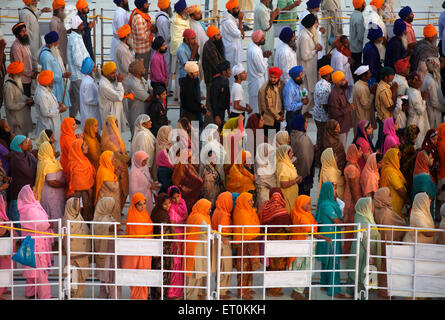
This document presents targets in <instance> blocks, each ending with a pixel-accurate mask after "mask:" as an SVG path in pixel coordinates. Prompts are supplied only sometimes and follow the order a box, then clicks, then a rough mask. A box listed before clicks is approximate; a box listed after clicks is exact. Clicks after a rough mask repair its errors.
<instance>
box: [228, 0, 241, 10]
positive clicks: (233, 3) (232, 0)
mask: <svg viewBox="0 0 445 320" xmlns="http://www.w3.org/2000/svg"><path fill="white" fill-rule="evenodd" d="M236 7H239V3H238V0H229V1H227V3H226V9H227V10H232V9H233V8H236Z"/></svg>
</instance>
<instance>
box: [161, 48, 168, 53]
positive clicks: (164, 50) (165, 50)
mask: <svg viewBox="0 0 445 320" xmlns="http://www.w3.org/2000/svg"><path fill="white" fill-rule="evenodd" d="M166 52H167V49H159V53H166Z"/></svg>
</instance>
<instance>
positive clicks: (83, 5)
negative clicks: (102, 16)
mask: <svg viewBox="0 0 445 320" xmlns="http://www.w3.org/2000/svg"><path fill="white" fill-rule="evenodd" d="M86 7H88V3H87V2H86V1H85V0H77V3H76V9H77V11H80V10H82V9H83V8H86Z"/></svg>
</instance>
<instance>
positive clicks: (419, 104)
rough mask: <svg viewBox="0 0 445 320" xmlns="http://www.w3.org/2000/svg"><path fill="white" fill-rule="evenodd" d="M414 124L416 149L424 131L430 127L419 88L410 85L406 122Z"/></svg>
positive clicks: (421, 140)
mask: <svg viewBox="0 0 445 320" xmlns="http://www.w3.org/2000/svg"><path fill="white" fill-rule="evenodd" d="M412 124H414V125H416V126H417V127H418V128H419V131H420V132H419V134H418V136H417V139H416V149H418V148H420V147H421V146H422V142H423V138H424V137H425V133H426V132H427V131H428V130H429V129H430V123H429V121H428V114H427V112H426V102H425V100H423V99H422V95H421V93H420V90H418V89H415V88H412V87H410V88H409V89H408V123H407V125H408V126H410V125H412Z"/></svg>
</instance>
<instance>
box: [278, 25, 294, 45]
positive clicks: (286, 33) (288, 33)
mask: <svg viewBox="0 0 445 320" xmlns="http://www.w3.org/2000/svg"><path fill="white" fill-rule="evenodd" d="M293 36H294V32H293V31H292V29H291V28H289V27H285V28H283V29H281V32H280V40H281V41H283V42H284V43H289V41H291V39H292V37H293Z"/></svg>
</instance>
